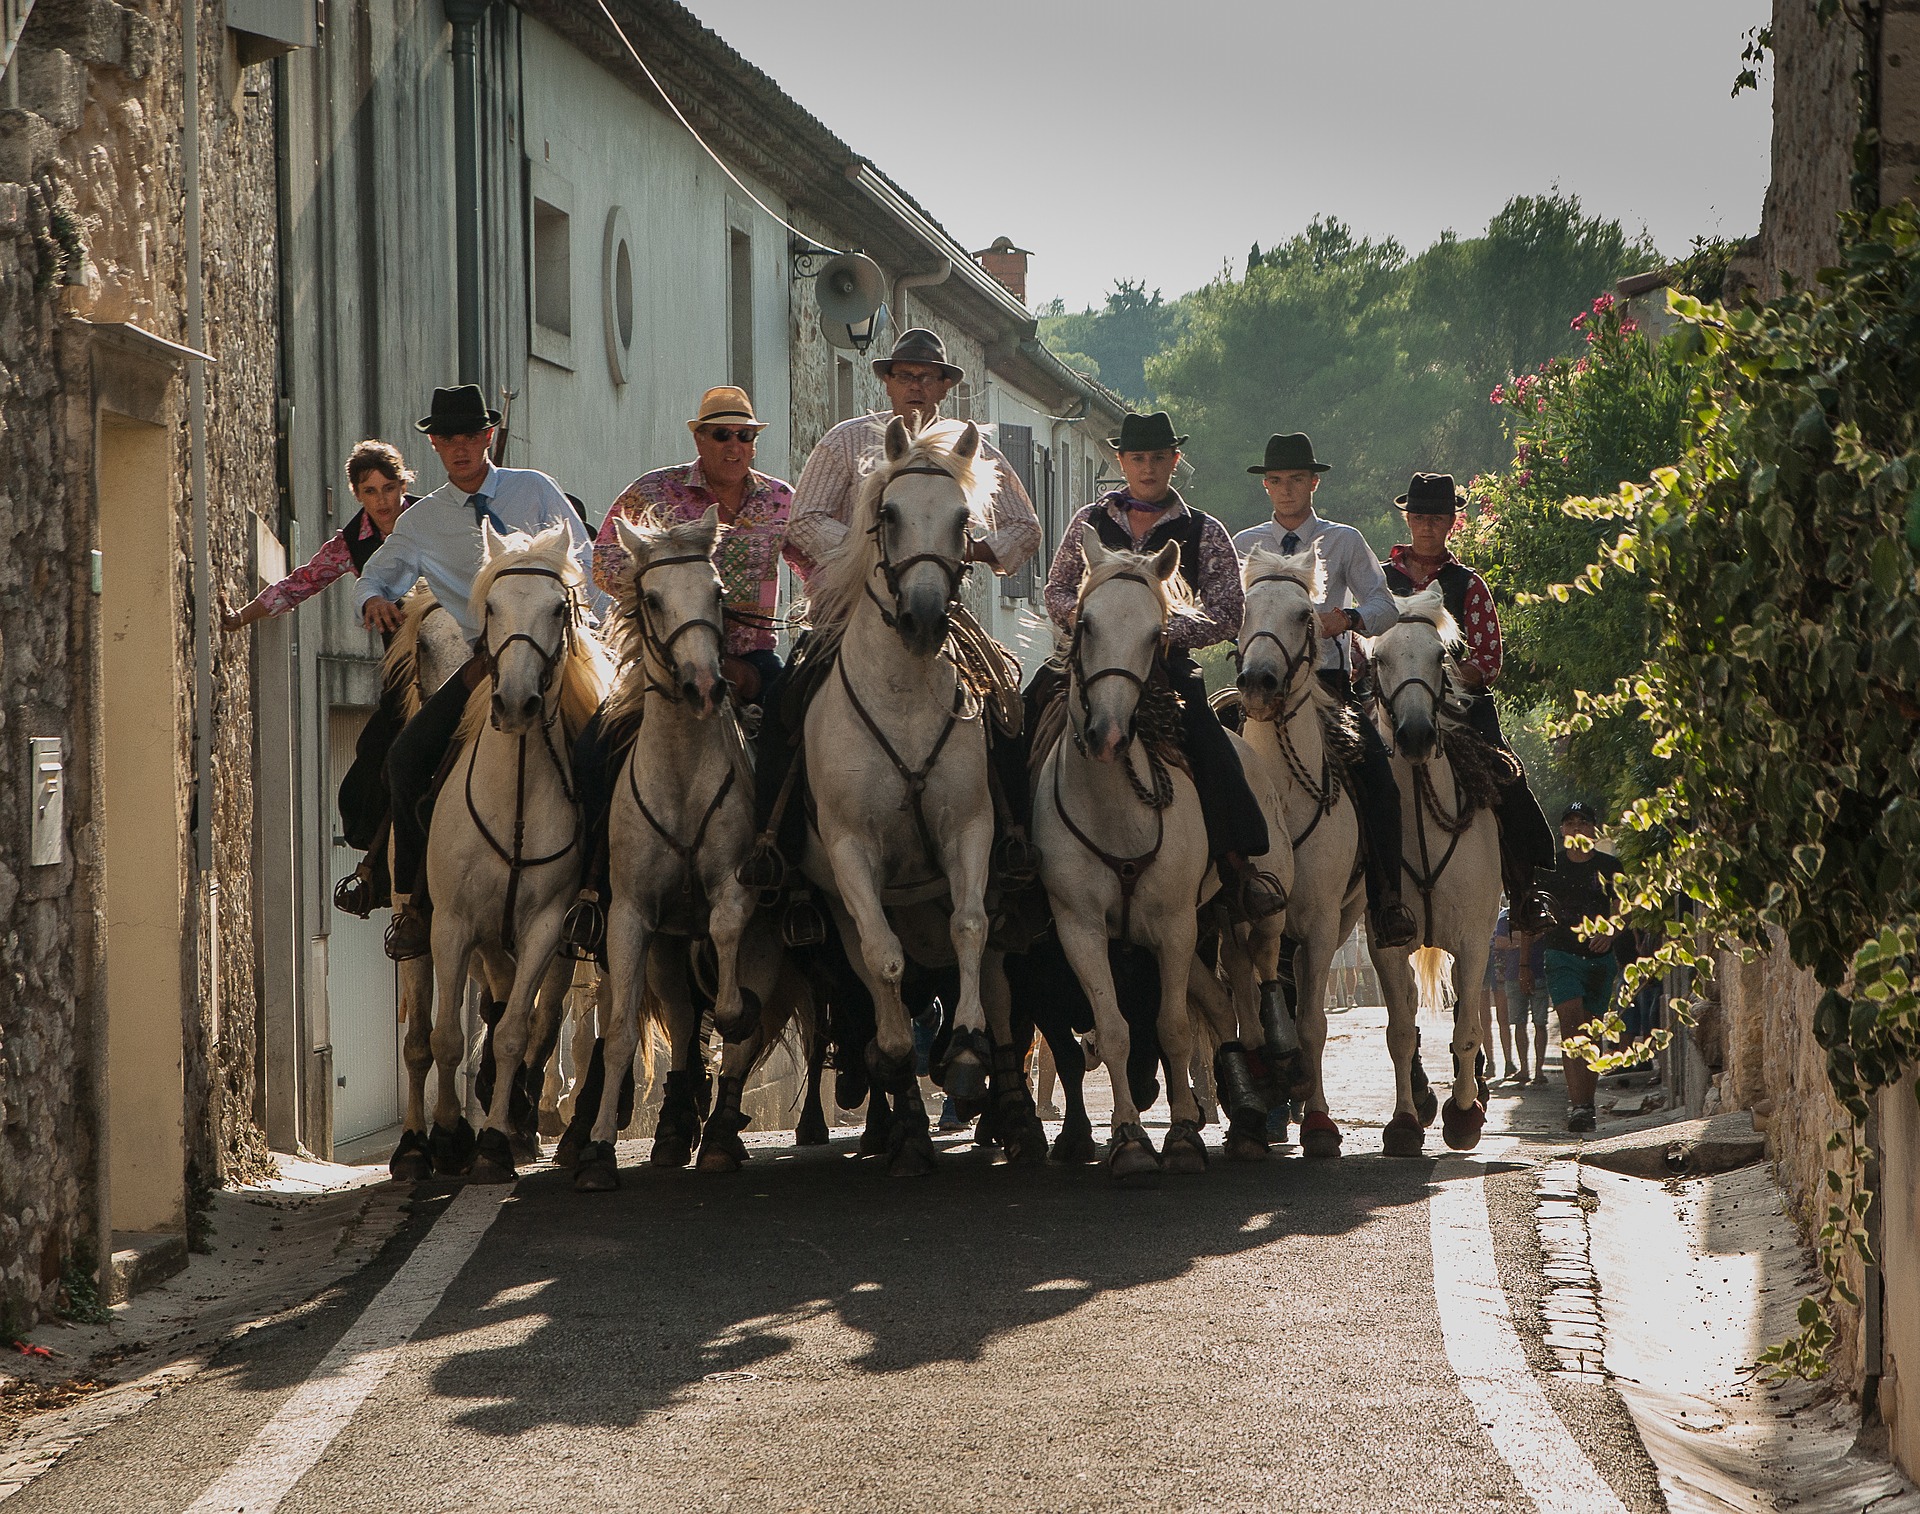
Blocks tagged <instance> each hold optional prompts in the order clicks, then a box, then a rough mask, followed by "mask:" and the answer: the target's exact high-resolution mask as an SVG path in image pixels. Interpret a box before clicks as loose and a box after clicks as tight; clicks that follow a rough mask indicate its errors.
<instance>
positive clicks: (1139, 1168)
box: [1107, 1125, 1160, 1183]
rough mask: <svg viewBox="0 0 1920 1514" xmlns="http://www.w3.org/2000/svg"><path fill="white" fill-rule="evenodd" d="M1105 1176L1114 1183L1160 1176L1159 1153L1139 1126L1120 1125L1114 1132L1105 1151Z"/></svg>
mask: <svg viewBox="0 0 1920 1514" xmlns="http://www.w3.org/2000/svg"><path fill="white" fill-rule="evenodd" d="M1107 1175H1108V1176H1109V1177H1111V1178H1112V1179H1113V1180H1114V1181H1115V1182H1116V1183H1125V1182H1128V1181H1132V1180H1138V1179H1140V1178H1148V1177H1158V1176H1159V1175H1160V1153H1159V1152H1157V1151H1155V1150H1154V1149H1153V1142H1152V1141H1151V1140H1149V1139H1148V1137H1147V1133H1146V1131H1145V1130H1143V1129H1141V1127H1140V1126H1138V1125H1122V1126H1121V1127H1120V1128H1119V1129H1118V1130H1116V1131H1114V1133H1113V1141H1112V1144H1111V1146H1110V1148H1109V1149H1108V1151H1107Z"/></svg>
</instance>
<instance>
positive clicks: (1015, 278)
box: [974, 237, 1033, 305]
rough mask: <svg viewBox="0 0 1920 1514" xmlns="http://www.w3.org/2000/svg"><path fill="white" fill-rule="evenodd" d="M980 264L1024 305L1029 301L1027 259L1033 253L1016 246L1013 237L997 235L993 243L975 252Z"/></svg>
mask: <svg viewBox="0 0 1920 1514" xmlns="http://www.w3.org/2000/svg"><path fill="white" fill-rule="evenodd" d="M974 256H975V257H976V258H978V259H979V260H980V266H981V267H982V268H984V269H986V270H987V272H988V273H989V274H991V275H992V276H993V279H994V281H995V282H996V283H998V284H999V285H1000V287H1001V288H1002V289H1004V290H1006V291H1007V293H1008V294H1010V295H1012V296H1013V297H1014V298H1015V299H1016V300H1018V301H1019V302H1020V303H1021V304H1022V305H1024V304H1026V303H1027V259H1028V258H1030V257H1032V256H1033V254H1032V253H1030V252H1028V251H1027V249H1026V248H1024V247H1015V246H1014V245H1013V238H1012V237H995V238H994V239H993V245H992V246H991V247H988V248H984V249H983V250H981V251H979V252H976V253H975V254H974Z"/></svg>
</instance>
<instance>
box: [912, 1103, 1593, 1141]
mask: <svg viewBox="0 0 1920 1514" xmlns="http://www.w3.org/2000/svg"><path fill="white" fill-rule="evenodd" d="M966 1128H967V1122H966V1121H965V1120H963V1119H961V1118H960V1111H959V1110H957V1109H955V1108H954V1107H953V1100H952V1099H946V1100H943V1101H942V1103H941V1105H940V1133H941V1134H942V1135H951V1134H952V1133H953V1132H954V1131H956V1130H965V1129H966ZM1589 1128H1591V1127H1589Z"/></svg>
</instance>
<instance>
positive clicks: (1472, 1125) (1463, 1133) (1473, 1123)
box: [1440, 1099, 1487, 1151]
mask: <svg viewBox="0 0 1920 1514" xmlns="http://www.w3.org/2000/svg"><path fill="white" fill-rule="evenodd" d="M1486 1123H1487V1106H1486V1105H1484V1104H1482V1103H1481V1102H1480V1101H1479V1100H1478V1099H1476V1100H1474V1102H1473V1103H1472V1104H1471V1105H1469V1106H1468V1107H1467V1108H1465V1109H1462V1108H1461V1107H1460V1106H1459V1105H1458V1104H1456V1103H1454V1102H1453V1100H1452V1099H1448V1100H1447V1104H1446V1108H1444V1109H1442V1110H1441V1111H1440V1133H1441V1134H1442V1135H1443V1136H1445V1137H1446V1142H1447V1146H1448V1148H1449V1149H1450V1150H1453V1151H1472V1150H1473V1148H1474V1147H1476V1146H1478V1145H1479V1144H1480V1127H1481V1126H1483V1125H1485V1124H1486Z"/></svg>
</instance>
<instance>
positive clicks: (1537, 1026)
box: [1507, 931, 1550, 1088]
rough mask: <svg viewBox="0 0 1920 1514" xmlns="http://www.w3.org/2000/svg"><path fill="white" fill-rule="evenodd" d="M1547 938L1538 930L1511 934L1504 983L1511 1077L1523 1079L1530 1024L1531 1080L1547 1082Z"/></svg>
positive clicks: (1540, 1083) (1524, 1076)
mask: <svg viewBox="0 0 1920 1514" xmlns="http://www.w3.org/2000/svg"><path fill="white" fill-rule="evenodd" d="M1546 941H1547V938H1546V936H1545V935H1544V934H1543V933H1542V932H1540V931H1515V932H1514V933H1513V943H1514V953H1513V955H1514V963H1515V975H1514V976H1513V977H1512V978H1511V979H1509V980H1508V982H1507V1013H1508V1015H1509V1016H1511V1017H1512V1020H1513V1060H1514V1067H1515V1072H1514V1080H1515V1081H1516V1082H1519V1083H1524V1082H1526V1081H1527V1024H1528V1022H1529V1021H1531V1022H1532V1024H1533V1083H1534V1086H1535V1087H1536V1088H1538V1087H1542V1086H1544V1085H1545V1083H1546V1081H1547V1010H1548V1008H1549V1007H1550V1006H1549V1005H1548V1002H1547V997H1548V996H1547V969H1546V955H1547V944H1546Z"/></svg>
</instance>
